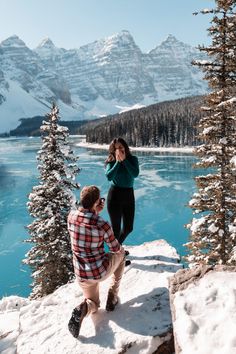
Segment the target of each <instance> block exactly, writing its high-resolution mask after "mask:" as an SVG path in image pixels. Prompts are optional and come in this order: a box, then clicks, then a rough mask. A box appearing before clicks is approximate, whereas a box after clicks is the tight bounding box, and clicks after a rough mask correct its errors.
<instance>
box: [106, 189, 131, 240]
mask: <svg viewBox="0 0 236 354" xmlns="http://www.w3.org/2000/svg"><path fill="white" fill-rule="evenodd" d="M107 210H108V213H109V216H110V220H111V225H112V229H113V232H114V235H115V237H116V239H117V240H118V241H119V243H120V244H122V243H123V242H124V240H125V239H126V237H127V236H128V234H129V233H130V232H132V230H133V224H134V212H135V200H134V189H133V188H120V187H116V186H111V187H110V189H109V192H108V196H107ZM121 223H122V228H121Z"/></svg>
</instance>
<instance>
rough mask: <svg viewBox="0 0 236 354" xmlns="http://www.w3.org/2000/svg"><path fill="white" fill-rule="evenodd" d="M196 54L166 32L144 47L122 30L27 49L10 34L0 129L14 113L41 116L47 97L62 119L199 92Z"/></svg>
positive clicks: (4, 48)
mask: <svg viewBox="0 0 236 354" xmlns="http://www.w3.org/2000/svg"><path fill="white" fill-rule="evenodd" d="M201 57H202V54H199V53H198V52H197V50H196V49H195V48H192V47H191V46H189V45H186V44H184V43H182V42H180V41H178V40H177V39H176V38H175V37H174V36H173V35H170V36H168V37H167V39H166V40H164V41H163V42H162V43H161V44H160V45H159V46H156V48H154V49H153V50H151V51H150V52H149V53H143V52H142V51H141V49H140V48H139V47H138V46H137V44H136V43H135V41H134V39H133V37H132V35H131V34H130V33H129V31H127V30H123V31H121V32H119V33H117V34H114V35H112V36H109V37H107V38H103V39H100V40H97V41H94V42H92V43H89V44H87V45H83V46H82V47H80V48H78V49H76V48H75V49H64V48H57V47H56V46H55V45H54V43H53V42H52V40H51V39H50V38H46V39H44V40H43V41H42V42H41V43H40V44H39V45H38V46H37V47H36V48H35V49H33V50H32V49H30V48H28V47H27V45H26V44H25V43H24V41H22V40H21V39H20V38H19V37H18V36H16V35H14V36H11V37H9V38H7V39H5V40H4V41H2V42H1V43H0V64H1V71H0V119H1V121H0V132H5V131H9V130H11V129H14V128H16V126H17V124H18V119H19V118H20V117H27V116H28V117H29V116H36V115H41V114H42V115H44V114H46V113H47V112H48V110H46V107H50V106H51V103H52V102H57V104H58V105H59V107H60V111H61V113H62V115H63V119H65V120H81V119H93V118H96V117H100V116H105V115H109V114H115V113H117V112H119V111H121V110H122V109H124V107H127V106H128V107H132V106H134V105H149V104H152V103H156V102H161V101H164V100H171V99H177V98H181V97H186V96H195V95H199V94H204V93H205V92H206V90H207V85H206V83H205V82H204V81H203V80H202V74H201V73H200V71H199V69H197V68H195V67H192V66H191V60H193V59H199V58H201ZM14 87H17V92H18V94H17V95H13V91H14ZM26 94H27V96H28V97H27V99H26V98H25V96H26ZM12 96H14V97H15V100H14V110H13V109H11V104H10V102H12ZM24 112H25V113H24Z"/></svg>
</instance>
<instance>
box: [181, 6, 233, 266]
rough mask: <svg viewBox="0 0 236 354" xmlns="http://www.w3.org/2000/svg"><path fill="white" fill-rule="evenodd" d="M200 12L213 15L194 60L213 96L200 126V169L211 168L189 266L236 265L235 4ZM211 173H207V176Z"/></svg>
mask: <svg viewBox="0 0 236 354" xmlns="http://www.w3.org/2000/svg"><path fill="white" fill-rule="evenodd" d="M201 13H203V14H204V13H207V14H209V13H210V14H212V21H211V26H210V27H209V29H208V31H209V34H210V36H211V38H212V42H211V45H209V46H208V47H200V50H202V51H205V52H206V53H207V54H208V58H209V59H208V60H207V61H198V62H195V64H196V65H198V66H199V67H201V68H202V69H203V71H204V72H205V79H206V80H208V82H209V86H210V88H211V93H210V94H209V95H207V97H206V104H205V106H204V107H202V110H203V111H204V117H203V118H202V119H201V120H200V124H199V131H200V133H199V138H200V139H201V141H203V144H202V145H200V146H198V147H197V148H196V155H197V156H198V157H199V162H198V163H197V165H198V166H199V167H203V168H208V170H206V175H204V176H199V177H197V178H196V184H197V187H198V192H197V193H195V194H194V196H193V198H192V200H191V201H190V202H189V205H190V207H191V208H192V209H193V210H194V213H195V214H200V217H198V218H193V220H192V222H191V224H189V225H188V227H189V228H190V232H191V238H190V242H189V243H187V247H188V248H189V250H190V254H189V255H188V257H187V260H188V261H189V263H190V265H196V264H200V263H204V264H213V265H214V264H235V263H236V252H235V250H236V97H235V93H236V1H235V0H216V6H215V8H214V9H211V10H207V9H206V10H203V11H201ZM207 173H208V174H207Z"/></svg>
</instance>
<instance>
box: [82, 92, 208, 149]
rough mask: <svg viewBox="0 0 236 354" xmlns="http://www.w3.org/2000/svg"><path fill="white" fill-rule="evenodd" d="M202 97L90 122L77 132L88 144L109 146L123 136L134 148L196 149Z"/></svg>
mask: <svg viewBox="0 0 236 354" xmlns="http://www.w3.org/2000/svg"><path fill="white" fill-rule="evenodd" d="M202 104H203V97H202V96H196V97H189V98H182V99H178V100H174V101H166V102H161V103H157V104H153V105H151V106H147V107H144V108H140V109H135V110H130V111H128V112H124V113H121V114H115V115H110V116H108V117H105V118H100V119H96V120H93V121H89V122H88V123H87V124H84V125H82V126H81V127H80V128H79V129H78V133H79V134H86V140H87V142H91V143H95V142H96V143H100V144H102V143H103V144H107V143H109V142H110V141H111V140H112V139H113V138H114V137H118V136H121V137H123V138H124V139H125V140H126V141H127V143H128V144H129V145H131V146H157V147H163V146H165V147H170V146H173V147H174V146H175V147H178V146H194V145H197V144H198V140H197V138H196V136H197V124H198V122H199V120H200V118H201V116H202V114H203V113H202V112H200V106H201V105H202Z"/></svg>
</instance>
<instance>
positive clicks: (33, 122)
mask: <svg viewBox="0 0 236 354" xmlns="http://www.w3.org/2000/svg"><path fill="white" fill-rule="evenodd" d="M44 120H47V118H46V117H45V116H35V117H32V118H21V119H19V121H20V125H19V126H18V127H17V128H16V129H14V130H11V131H10V134H9V135H10V136H40V135H41V133H40V126H41V125H42V122H43V121H44ZM85 123H87V121H86V120H83V121H60V124H61V125H62V126H64V127H67V128H68V129H69V132H70V134H77V131H78V127H80V126H81V125H82V124H85Z"/></svg>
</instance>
